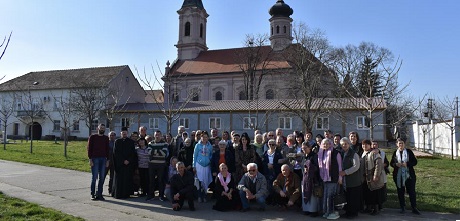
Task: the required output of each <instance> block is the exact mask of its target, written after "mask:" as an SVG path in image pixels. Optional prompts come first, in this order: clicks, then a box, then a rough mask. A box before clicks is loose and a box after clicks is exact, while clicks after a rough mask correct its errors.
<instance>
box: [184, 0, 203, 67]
mask: <svg viewBox="0 0 460 221" xmlns="http://www.w3.org/2000/svg"><path fill="white" fill-rule="evenodd" d="M177 14H179V41H178V42H177V44H176V47H177V57H178V59H180V60H189V59H194V58H196V57H197V56H198V54H200V52H201V51H206V50H208V47H207V46H206V22H207V18H208V16H209V15H208V13H206V9H204V6H203V2H202V1H201V0H184V3H183V4H182V8H181V9H179V10H178V11H177Z"/></svg>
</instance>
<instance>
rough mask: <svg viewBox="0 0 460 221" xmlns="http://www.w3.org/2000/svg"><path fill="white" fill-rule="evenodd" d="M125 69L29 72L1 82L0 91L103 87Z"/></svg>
mask: <svg viewBox="0 0 460 221" xmlns="http://www.w3.org/2000/svg"><path fill="white" fill-rule="evenodd" d="M125 69H129V67H128V65H122V66H112V67H93V68H81V69H68V70H53V71H37V72H29V73H27V74H25V75H22V76H19V77H17V78H14V79H11V80H9V81H7V82H5V83H3V84H0V91H15V90H24V88H25V89H28V88H30V90H46V89H69V88H79V87H103V86H105V85H107V84H108V83H109V82H110V81H111V80H112V79H113V78H115V76H117V75H118V74H119V73H120V72H122V71H124V70H125ZM34 82H38V83H36V84H35V83H34ZM29 85H30V87H29ZM31 85H33V86H31Z"/></svg>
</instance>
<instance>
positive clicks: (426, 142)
mask: <svg viewBox="0 0 460 221" xmlns="http://www.w3.org/2000/svg"><path fill="white" fill-rule="evenodd" d="M409 125H410V124H409ZM459 126H460V117H455V118H453V120H450V121H444V122H434V121H433V120H432V121H431V122H430V123H423V122H420V121H416V122H414V123H413V124H412V125H411V126H409V127H408V128H407V129H408V134H409V143H410V145H411V146H413V147H415V148H416V149H417V150H420V151H425V152H428V153H432V154H442V155H447V156H452V155H453V157H454V159H458V156H459V141H460V129H459V128H460V127H459ZM452 141H453V143H452ZM452 146H453V147H452Z"/></svg>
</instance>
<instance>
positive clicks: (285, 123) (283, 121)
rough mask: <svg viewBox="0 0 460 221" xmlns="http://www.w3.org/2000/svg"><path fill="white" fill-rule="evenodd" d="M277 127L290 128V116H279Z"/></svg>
mask: <svg viewBox="0 0 460 221" xmlns="http://www.w3.org/2000/svg"><path fill="white" fill-rule="evenodd" d="M278 127H279V128H281V129H288V130H290V129H292V117H280V118H279V124H278Z"/></svg>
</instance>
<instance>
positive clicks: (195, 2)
mask: <svg viewBox="0 0 460 221" xmlns="http://www.w3.org/2000/svg"><path fill="white" fill-rule="evenodd" d="M185 7H197V8H200V9H204V6H203V2H202V1H201V0H184V3H183V4H182V8H185Z"/></svg>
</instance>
